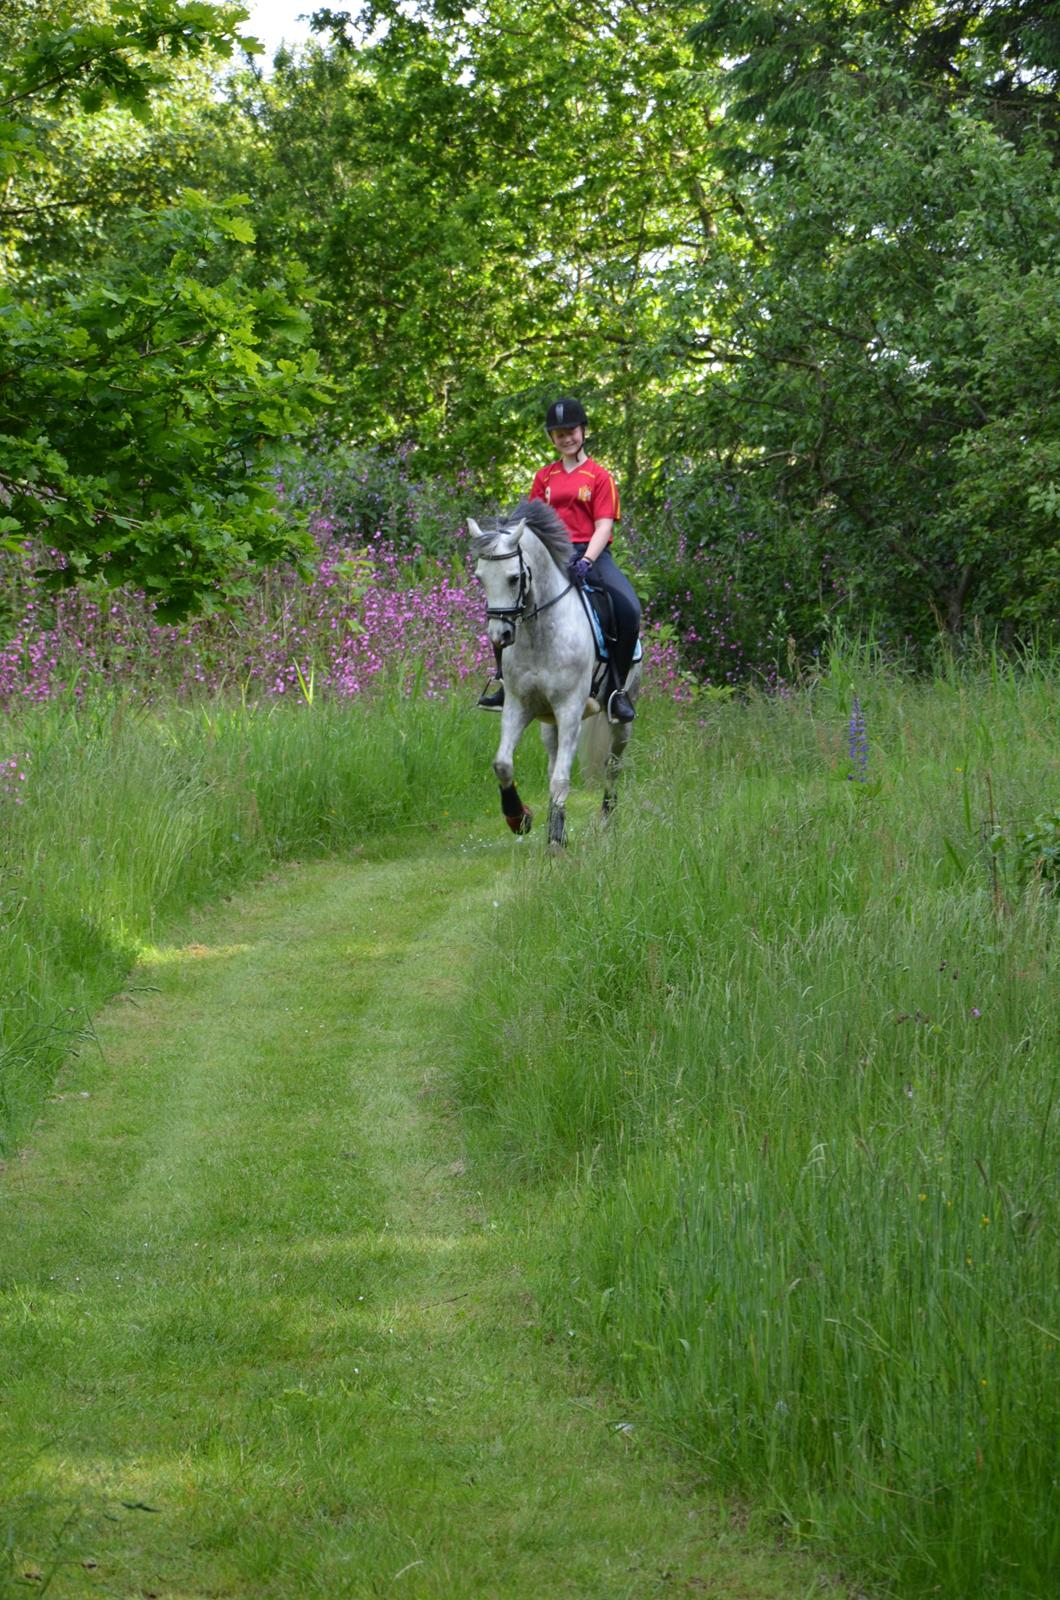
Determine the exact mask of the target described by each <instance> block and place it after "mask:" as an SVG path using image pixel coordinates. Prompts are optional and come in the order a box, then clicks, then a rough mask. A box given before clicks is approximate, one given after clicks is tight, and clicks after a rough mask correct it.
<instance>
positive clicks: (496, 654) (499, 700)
mask: <svg viewBox="0 0 1060 1600" xmlns="http://www.w3.org/2000/svg"><path fill="white" fill-rule="evenodd" d="M493 658H494V660H495V661H496V663H497V670H496V672H495V673H494V674H493V676H494V677H495V678H496V679H497V680H498V684H499V687H498V688H496V689H494V691H493V693H492V694H487V693H486V690H485V689H483V691H482V693H481V694H480V695H479V697H478V703H479V706H480V707H481V709H482V710H483V711H503V710H504V684H503V683H501V682H500V677H501V647H500V645H499V644H495V645H494V646H493ZM488 688H489V684H488V683H487V685H486V689H488Z"/></svg>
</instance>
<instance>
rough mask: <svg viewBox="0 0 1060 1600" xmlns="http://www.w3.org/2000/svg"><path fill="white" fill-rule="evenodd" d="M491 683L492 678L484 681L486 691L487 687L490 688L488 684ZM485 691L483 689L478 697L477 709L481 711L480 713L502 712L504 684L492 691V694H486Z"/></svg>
mask: <svg viewBox="0 0 1060 1600" xmlns="http://www.w3.org/2000/svg"><path fill="white" fill-rule="evenodd" d="M492 682H493V680H492V678H488V679H487V680H486V689H488V688H489V686H490V684H491V683H492ZM486 689H483V691H482V693H481V694H480V695H479V697H478V705H479V709H480V710H482V711H503V710H504V684H503V683H501V685H500V687H499V688H497V689H494V691H493V693H492V694H487V693H486Z"/></svg>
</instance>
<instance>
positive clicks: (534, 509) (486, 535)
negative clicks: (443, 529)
mask: <svg viewBox="0 0 1060 1600" xmlns="http://www.w3.org/2000/svg"><path fill="white" fill-rule="evenodd" d="M520 522H525V523H526V525H527V527H528V528H529V529H530V531H531V533H536V535H537V537H538V538H539V539H540V540H541V543H542V544H543V545H544V547H545V549H546V550H547V551H548V553H549V555H550V556H551V557H552V559H553V561H554V562H555V563H556V566H557V567H558V568H559V569H560V571H561V572H566V570H567V564H568V562H569V561H570V558H571V555H572V554H573V546H572V545H571V542H570V534H569V533H568V532H567V529H566V527H565V526H564V523H563V520H562V518H561V517H560V516H558V514H557V513H556V512H555V511H553V509H552V507H551V506H550V505H546V503H545V501H544V500H520V501H519V504H518V505H517V506H515V507H513V509H512V510H511V511H509V512H507V513H506V514H505V515H504V516H503V517H498V518H497V521H496V522H495V523H494V524H493V525H492V526H490V527H488V528H483V529H482V530H481V533H480V536H479V537H478V538H474V537H472V540H471V554H472V555H473V556H474V557H475V559H476V560H477V559H478V557H479V556H485V555H490V554H492V552H493V547H494V545H495V544H496V543H497V541H498V539H500V538H501V536H502V535H503V534H505V533H507V532H509V531H510V530H511V529H512V528H514V527H517V526H518V524H519V523H520Z"/></svg>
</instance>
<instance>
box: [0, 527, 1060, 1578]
mask: <svg viewBox="0 0 1060 1600" xmlns="http://www.w3.org/2000/svg"><path fill="white" fill-rule="evenodd" d="M413 559H414V558H412V557H406V558H402V557H400V556H398V555H397V554H395V553H394V552H393V551H392V550H387V549H382V548H380V549H377V550H376V551H375V552H374V553H368V554H362V555H358V554H357V553H356V552H346V553H345V554H342V553H339V552H335V553H333V557H332V558H328V557H327V556H326V555H325V558H324V560H323V561H322V565H321V575H320V576H319V577H318V580H317V582H316V585H315V586H313V585H311V586H309V587H308V588H306V589H298V588H297V587H295V586H293V585H289V586H287V587H282V586H281V587H280V588H279V589H278V590H277V591H276V592H274V593H273V594H272V596H271V597H266V598H265V599H263V598H262V595H261V593H260V592H259V593H258V594H257V595H256V596H255V597H254V598H252V599H248V600H247V602H246V606H247V610H246V613H245V616H244V617H243V619H242V620H240V619H235V620H233V618H232V616H231V615H230V614H229V615H228V616H225V615H219V616H217V617H215V618H208V619H204V620H202V621H200V622H198V623H194V624H191V625H185V627H184V628H183V629H177V628H174V627H172V626H171V625H162V624H160V623H158V622H157V621H156V620H155V619H154V618H153V617H152V615H151V613H150V608H149V607H148V606H147V605H146V602H143V601H142V600H141V599H137V598H136V597H128V596H126V597H124V598H123V597H117V598H114V599H112V600H111V602H110V605H109V606H108V605H106V604H104V602H103V600H102V599H101V597H100V596H98V595H97V596H95V597H93V596H91V595H88V596H85V595H83V594H81V593H80V592H79V591H71V592H70V594H69V595H64V596H62V597H60V599H59V601H58V602H52V601H47V602H46V601H45V598H44V597H43V596H41V595H39V594H37V593H36V592H35V591H34V589H33V580H32V578H30V577H29V576H28V575H24V576H23V579H22V582H23V588H22V590H21V592H20V593H19V596H18V602H19V606H20V608H21V609H20V613H19V620H18V625H17V626H16V627H15V628H14V629H12V630H11V632H10V635H9V636H10V638H11V639H12V640H13V641H14V642H13V643H12V644H11V645H10V646H9V648H8V650H7V652H6V654H5V657H4V668H3V670H4V671H5V672H6V674H7V677H6V678H5V680H4V682H5V694H4V703H5V710H4V713H3V717H2V719H0V744H2V750H0V754H3V756H4V763H3V766H2V768H0V771H2V778H0V809H2V811H3V821H4V831H3V843H2V845H0V852H2V853H0V874H2V876H0V895H2V899H3V923H2V932H0V975H2V981H3V989H4V993H5V996H6V997H7V999H6V1003H5V1008H4V1014H3V1024H2V1027H3V1032H2V1050H3V1055H2V1058H0V1125H2V1128H3V1138H4V1141H5V1143H4V1149H5V1152H6V1153H7V1154H8V1155H10V1154H11V1153H12V1151H13V1150H14V1149H15V1147H16V1146H17V1144H18V1143H19V1141H20V1140H24V1139H25V1137H26V1136H27V1133H28V1130H29V1129H30V1128H31V1126H32V1123H33V1120H34V1118H35V1116H36V1115H37V1113H38V1111H39V1108H40V1106H41V1104H42V1102H43V1100H44V1099H45V1097H46V1096H47V1095H48V1093H49V1091H50V1087H51V1084H52V1080H53V1076H54V1073H55V1071H56V1069H57V1068H58V1066H59V1063H60V1062H61V1060H62V1058H63V1056H64V1054H65V1053H66V1051H67V1050H68V1049H69V1048H70V1045H71V1043H72V1042H73V1041H75V1040H79V1039H81V1040H83V1039H84V1038H85V1037H86V1036H89V1037H90V1035H91V1018H92V1015H93V1013H94V1011H95V1010H96V1009H97V1008H98V1006H99V1005H100V1004H101V1002H102V1001H103V1000H104V999H105V998H106V996H107V995H109V994H111V993H113V992H114V991H115V990H116V989H118V988H120V987H121V985H122V983H123V980H124V978H125V976H126V974H127V973H128V970H129V968H130V966H131V965H132V964H133V962H134V961H135V960H136V959H137V958H138V957H139V956H141V955H142V954H143V952H144V951H145V950H146V949H149V948H150V947H151V946H152V944H153V943H154V942H155V941H157V940H158V939H160V938H161V936H162V934H163V933H164V931H165V930H166V929H167V928H172V927H174V926H175V925H177V924H178V923H179V920H180V919H181V918H182V917H183V916H184V915H186V913H187V912H188V910H189V908H190V907H192V906H195V905H200V904H203V903H206V902H209V901H211V900H215V899H217V898H218V897H220V896H222V895H225V894H226V893H228V892H229V891H230V890H231V889H233V888H234V887H235V886H237V885H238V884H240V883H243V882H246V881H248V880H251V879H253V878H255V877H260V876H261V875H262V874H264V873H266V872H268V871H269V870H271V869H272V868H273V867H274V866H275V865H276V864H278V863H280V862H283V861H291V860H307V859H312V858H324V859H326V858H327V857H328V856H345V855H349V853H351V852H352V851H356V850H357V849H358V848H360V847H361V846H363V845H364V843H365V841H367V840H368V839H371V838H384V837H385V838H386V839H387V840H388V841H390V842H389V843H388V846H387V848H391V849H396V850H400V849H401V848H402V844H401V840H402V839H403V838H409V839H411V838H412V837H413V836H415V837H417V838H422V836H423V834H424V832H425V831H429V830H430V829H431V828H439V827H445V828H449V829H451V828H452V826H453V825H454V824H455V823H457V822H459V821H461V820H466V821H468V822H471V821H472V820H474V821H477V822H479V823H480V824H481V821H482V819H483V817H485V816H489V817H490V819H491V821H490V824H489V825H490V826H494V827H499V826H500V823H499V819H498V818H496V817H494V816H493V811H494V807H495V797H494V793H493V783H492V778H491V776H490V774H489V759H490V755H491V754H492V747H493V741H494V737H495V734H496V724H495V721H494V720H493V719H490V718H486V717H482V716H479V715H476V714H475V712H474V710H473V700H474V694H475V693H476V692H477V685H478V677H477V676H476V674H477V673H478V672H479V671H480V670H481V662H480V660H479V658H478V655H477V651H478V650H479V649H480V645H479V641H478V638H477V629H476V622H475V619H474V616H473V612H475V613H476V614H477V611H476V608H477V602H476V601H475V599H474V597H473V596H470V595H469V594H468V591H467V586H466V581H462V580H461V579H460V577H459V574H458V573H456V572H453V573H449V574H447V573H444V572H443V571H442V570H441V569H439V568H437V567H434V568H432V569H431V571H432V573H433V579H432V581H431V582H430V583H427V584H425V583H424V576H423V565H422V561H420V560H419V558H415V560H416V562H417V565H416V571H415V579H416V581H415V582H414V581H413V575H412V574H411V573H410V572H409V571H408V570H406V568H405V566H404V565H403V563H404V562H408V561H412V560H413ZM336 569H340V570H338V572H337V571H336ZM417 582H418V584H419V588H417V587H416V583H417ZM369 588H370V589H371V599H370V601H369V600H367V599H366V595H367V593H368V589H369ZM12 592H13V591H11V590H9V594H10V593H12ZM38 608H39V609H38ZM46 608H47V612H48V614H47V619H46V620H40V618H41V615H42V613H43V612H44V611H45V609H46ZM417 626H422V627H423V629H424V630H425V635H424V638H420V637H419V636H418V635H417V634H416V632H415V629H416V627H417ZM428 635H429V640H428V639H427V636H428ZM678 702H682V703H678ZM1057 709H1058V695H1057V679H1056V673H1055V669H1053V668H1052V667H1050V666H1049V665H1048V664H1043V663H1037V662H1035V661H1033V660H1023V661H1021V662H1018V663H1006V662H1004V661H1002V660H1001V659H999V658H991V657H990V656H983V657H980V658H978V659H976V660H974V661H968V662H965V663H963V664H958V663H954V662H952V661H950V662H949V663H948V664H947V663H945V662H944V663H943V664H942V665H941V666H940V669H939V671H938V672H937V673H936V675H935V676H934V678H932V679H930V680H928V679H923V678H921V679H914V678H912V677H907V676H905V675H903V674H902V673H901V672H899V671H897V670H895V669H893V668H890V667H888V665H887V664H886V663H885V662H883V661H882V660H880V659H879V658H878V657H877V656H876V655H874V653H873V652H872V651H871V650H869V649H863V650H858V649H855V648H853V647H844V646H842V645H840V644H837V646H836V648H835V649H834V651H833V653H832V655H831V657H830V660H829V662H828V664H827V665H826V666H819V667H815V668H814V670H813V671H812V673H809V674H808V675H807V676H805V677H803V678H800V677H799V676H798V673H797V671H796V672H795V673H793V675H792V681H791V682H789V683H787V684H782V685H781V686H780V688H779V690H774V691H772V692H770V693H757V692H755V691H754V690H753V689H750V688H749V689H747V690H746V691H745V692H744V693H743V694H741V695H740V696H739V698H734V697H733V696H731V695H730V694H729V693H728V692H725V693H721V692H719V693H714V692H712V691H710V690H709V689H700V690H698V691H695V690H693V689H692V688H691V687H690V685H689V682H688V680H687V679H685V678H683V677H681V676H680V675H679V674H678V672H677V670H676V667H675V664H674V654H673V648H672V641H671V639H670V638H669V637H668V635H667V634H666V633H665V632H664V631H663V632H659V631H658V630H657V631H656V652H655V668H654V697H652V696H649V698H648V699H647V701H646V702H645V704H644V707H643V709H642V712H641V718H640V723H639V726H638V737H637V739H636V740H635V741H634V745H633V747H632V749H633V756H632V768H633V770H632V773H631V783H630V786H629V788H628V790H627V792H626V795H625V796H624V798H623V802H622V807H621V810H620V812H619V814H618V817H617V819H616V822H615V824H614V826H613V827H612V828H611V829H610V830H608V831H607V832H606V833H604V832H600V831H599V830H597V829H596V828H595V827H593V826H591V825H590V822H589V818H588V815H587V812H586V809H585V806H586V804H587V802H583V811H582V815H581V817H580V818H576V837H575V840H574V844H573V846H572V848H571V850H570V851H569V853H568V855H567V856H566V857H565V858H564V859H563V860H561V861H556V860H553V859H550V858H549V857H548V856H547V855H546V854H545V852H544V850H543V848H542V847H541V845H540V842H539V841H538V840H537V839H536V837H535V838H533V839H532V840H531V841H529V842H528V844H527V845H526V846H516V845H515V844H514V843H513V845H512V849H513V851H518V852H521V854H520V855H519V865H520V868H521V870H520V871H519V872H518V873H517V874H516V875H515V876H514V878H513V882H512V888H511V893H510V895H509V896H508V898H506V899H505V900H503V901H502V902H501V903H500V904H499V905H498V906H497V907H496V909H495V911H494V913H493V919H492V922H491V923H488V924H485V925H484V926H483V928H482V929H481V938H480V947H479V954H478V957H477V970H476V972H475V974H474V981H473V982H472V984H471V993H472V994H473V996H474V999H473V1002H472V1005H471V1009H470V1011H469V1012H467V1013H461V1017H460V1030H461V1031H460V1036H459V1038H458V1039H455V1040H454V1041H453V1053H454V1056H455V1059H456V1061H457V1066H456V1068H455V1070H454V1092H455V1094H456V1095H457V1097H458V1099H459V1102H460V1103H461V1105H462V1106H463V1109H464V1115H465V1119H466V1123H467V1128H468V1134H469V1139H470V1143H471V1149H472V1151H473V1153H474V1158H475V1161H476V1168H477V1170H478V1171H479V1172H480V1173H481V1175H482V1182H483V1183H484V1184H486V1185H492V1186H493V1188H494V1189H495V1190H496V1191H497V1192H498V1193H499V1192H500V1191H502V1190H503V1191H504V1192H505V1194H507V1195H509V1196H510V1195H513V1194H514V1195H516V1196H517V1197H521V1200H522V1203H524V1204H525V1207H526V1214H527V1216H528V1217H533V1218H534V1219H535V1220H534V1223H533V1225H532V1226H529V1227H528V1229H527V1231H526V1234H525V1236H524V1237H523V1238H521V1239H520V1241H519V1248H520V1250H522V1251H524V1252H526V1253H528V1257H529V1262H530V1271H531V1274H532V1277H533V1281H534V1285H535V1289H536V1293H537V1295H538V1297H539V1301H540V1305H541V1307H542V1314H543V1316H544V1318H545V1320H546V1323H547V1324H548V1326H549V1327H550V1328H551V1329H552V1330H553V1332H554V1335H555V1337H556V1338H557V1340H559V1341H562V1342H564V1343H565V1344H567V1345H568V1346H569V1347H570V1348H571V1349H572V1350H575V1351H576V1352H577V1359H578V1360H579V1361H582V1362H584V1363H585V1365H586V1366H587V1368H588V1369H590V1370H591V1371H592V1372H594V1373H595V1374H596V1378H597V1380H598V1382H599V1383H600V1384H601V1385H602V1387H603V1389H604V1391H605V1392H610V1393H613V1394H616V1395H619V1396H621V1397H623V1403H624V1404H628V1405H629V1406H630V1407H632V1408H635V1415H636V1416H637V1418H638V1424H637V1425H638V1426H643V1427H644V1428H646V1429H649V1430H652V1431H654V1432H656V1433H658V1434H659V1435H660V1436H661V1437H662V1438H663V1439H665V1440H666V1441H667V1442H669V1443H670V1444H672V1445H673V1446H674V1447H675V1448H677V1449H678V1450H679V1451H681V1452H683V1453H684V1454H685V1455H686V1456H687V1458H688V1459H689V1460H690V1461H691V1462H693V1463H694V1464H695V1465H696V1470H697V1471H701V1473H702V1475H703V1478H704V1479H705V1480H706V1481H708V1482H710V1483H712V1484H716V1485H717V1486H718V1488H719V1490H721V1491H723V1492H727V1493H735V1494H737V1495H738V1496H741V1497H744V1498H745V1499H746V1502H747V1503H748V1505H749V1506H751V1507H755V1508H758V1509H759V1510H761V1509H762V1508H763V1507H764V1508H765V1511H766V1514H767V1515H768V1516H771V1517H775V1518H776V1522H777V1526H778V1528H780V1527H782V1528H783V1529H784V1530H785V1532H786V1535H787V1536H788V1537H790V1538H791V1539H793V1540H795V1541H796V1542H804V1543H806V1544H808V1545H811V1546H813V1547H814V1548H815V1549H816V1550H819V1551H821V1552H826V1553H828V1555H829V1557H830V1558H834V1559H838V1560H839V1561H840V1562H841V1563H842V1564H843V1567H844V1570H846V1571H848V1572H849V1574H850V1575H851V1578H852V1581H857V1582H859V1583H868V1584H870V1585H872V1587H873V1589H874V1591H876V1592H879V1593H881V1594H894V1595H902V1596H905V1595H909V1596H913V1595H921V1594H923V1595H928V1594H937V1595H944V1596H949V1597H953V1600H956V1597H958V1596H962V1597H963V1596H967V1595H969V1594H973V1593H974V1594H976V1595H977V1596H978V1595H994V1596H998V1597H1000V1596H1012V1597H1015V1596H1027V1597H1030V1596H1043V1595H1045V1594H1047V1593H1051V1592H1052V1583H1053V1577H1054V1574H1055V1571H1056V1570H1057V1566H1058V1563H1060V1544H1058V1537H1060V1536H1058V1531H1057V1529H1058V1523H1057V1519H1056V1517H1055V1505H1056V1487H1057V1474H1058V1461H1057V1439H1058V1437H1060V1429H1058V1422H1060V1417H1058V1415H1057V1405H1056V1396H1057V1381H1056V1379H1057V1362H1058V1360H1060V1355H1058V1352H1057V1348H1056V1347H1057V1342H1058V1316H1060V1312H1058V1308H1057V1305H1056V1282H1057V1267H1058V1265H1060V1257H1058V1251H1057V1212H1056V1190H1055V1183H1056V1140H1055V1131H1056V1129H1055V1122H1056V1109H1055V1100H1054V1095H1055V1068H1056V1062H1057V1059H1058V1057H1060V1048H1058V1047H1060V1038H1058V1024H1057V1018H1058V1017H1060V993H1058V986H1057V982H1056V932H1057V927H1056V924H1057V901H1056V896H1055V893H1054V887H1055V881H1056V872H1057V855H1058V835H1060V826H1058V821H1057V816H1056V811H1055V804H1053V805H1052V808H1051V800H1052V797H1054V796H1055V795H1056V793H1057V774H1058V761H1057V749H1058V741H1057ZM521 770H522V771H523V772H525V773H526V775H527V779H528V798H530V799H531V801H532V798H533V793H534V790H535V787H536V788H537V789H538V790H540V789H541V787H542V763H541V759H540V754H539V752H538V750H537V741H536V740H535V739H532V738H531V739H528V740H527V743H526V747H525V754H524V757H523V760H522V765H521Z"/></svg>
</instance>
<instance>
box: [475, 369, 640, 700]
mask: <svg viewBox="0 0 1060 1600" xmlns="http://www.w3.org/2000/svg"><path fill="white" fill-rule="evenodd" d="M588 426H589V420H588V418H587V417H586V415H585V407H584V406H583V405H582V403H581V401H580V400H572V399H571V398H570V397H569V396H565V397H564V398H563V399H561V400H554V401H553V402H552V404H551V405H550V406H549V408H548V413H547V415H546V417H545V431H546V433H547V434H548V435H549V438H550V439H551V440H552V443H553V444H554V445H555V447H556V449H557V450H558V451H559V458H558V460H556V461H552V462H550V463H549V465H548V466H547V467H542V468H541V470H540V472H539V473H538V474H537V475H536V477H535V478H534V482H533V486H532V488H531V490H530V499H531V500H545V501H547V503H548V504H549V505H550V506H551V507H552V509H553V511H555V512H556V514H557V515H558V516H559V518H560V520H561V521H562V522H563V523H564V524H565V526H566V528H567V532H568V533H569V534H570V537H571V543H572V544H573V546H574V556H573V558H572V560H571V563H570V565H569V567H568V568H567V573H568V576H569V577H570V579H571V582H572V583H575V584H577V586H578V587H579V588H581V586H582V585H583V584H584V583H585V581H586V580H587V579H591V580H592V582H593V583H596V584H599V585H600V587H601V588H603V589H606V590H607V592H608V594H609V595H610V596H611V603H612V605H613V607H614V614H615V628H616V631H617V634H618V638H617V639H616V640H615V641H614V643H612V644H611V646H610V652H611V659H610V667H611V684H612V686H611V692H610V694H609V695H608V699H607V715H608V719H609V720H610V721H611V722H632V721H633V717H634V711H633V702H632V701H631V700H630V698H629V696H628V695H627V694H626V691H625V688H624V687H623V686H624V684H625V681H626V675H627V674H628V672H629V669H630V667H631V666H632V664H633V652H634V650H635V648H636V644H637V635H638V633H639V632H640V601H639V600H638V599H637V597H636V595H635V594H634V592H633V586H632V584H631V583H630V581H629V579H628V578H627V577H626V576H625V574H624V573H623V572H621V571H620V570H619V568H618V566H617V565H616V563H615V558H614V556H613V555H612V554H611V549H610V546H611V539H612V533H613V529H614V526H615V523H616V522H617V521H618V519H619V517H620V516H621V514H622V513H621V510H620V507H619V499H618V488H617V486H616V484H615V480H614V478H612V476H611V474H610V473H609V472H608V471H607V469H606V467H602V466H600V464H599V462H597V461H594V460H593V459H592V457H591V456H589V455H587V454H586V450H585V433H586V429H587V428H588ZM496 657H497V674H496V675H497V677H498V678H499V677H500V676H501V652H500V650H497V651H496ZM503 704H504V684H503V683H502V684H501V685H500V687H499V688H498V689H497V690H496V691H495V692H494V693H493V694H483V695H482V696H481V697H480V699H479V705H480V706H481V707H482V708H483V710H485V711H499V710H500V709H501V707H502V706H503Z"/></svg>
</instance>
